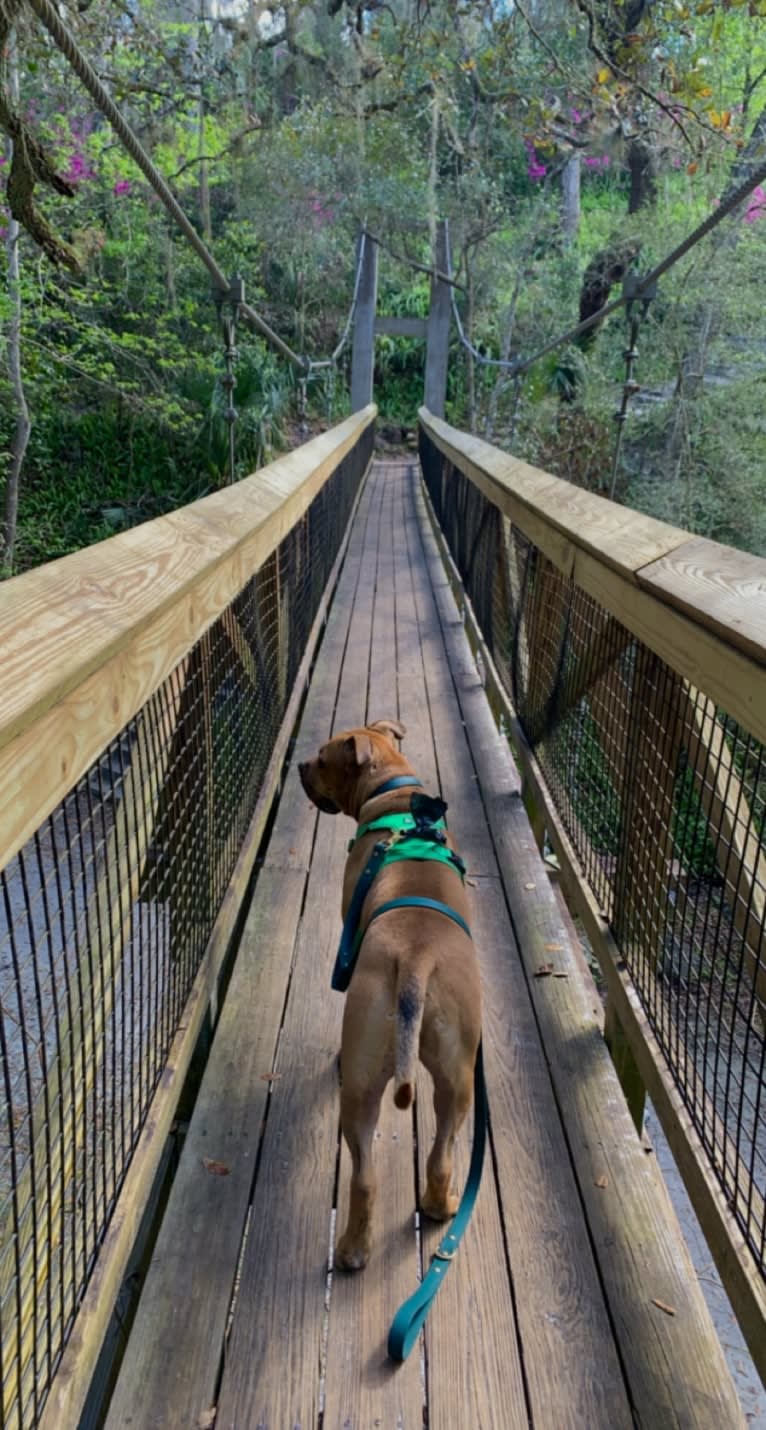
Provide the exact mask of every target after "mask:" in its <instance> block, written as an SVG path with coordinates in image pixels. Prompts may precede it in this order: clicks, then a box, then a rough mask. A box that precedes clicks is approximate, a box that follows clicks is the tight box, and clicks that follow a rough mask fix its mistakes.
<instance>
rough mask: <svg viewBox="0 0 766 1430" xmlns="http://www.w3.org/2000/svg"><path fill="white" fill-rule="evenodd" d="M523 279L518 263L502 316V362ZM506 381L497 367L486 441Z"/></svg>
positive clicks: (507, 352)
mask: <svg viewBox="0 0 766 1430" xmlns="http://www.w3.org/2000/svg"><path fill="white" fill-rule="evenodd" d="M523 281H524V268H523V266H522V265H521V264H520V265H519V269H518V272H517V274H516V282H515V283H514V285H513V293H512V294H511V301H510V303H509V304H508V308H507V310H506V314H505V318H504V332H503V341H502V344H501V347H500V356H501V358H502V360H503V362H507V361H508V359H509V357H510V355H511V343H512V342H513V330H514V328H515V326H516V308H517V306H518V302H519V295H520V293H521V285H522V283H523ZM507 381H508V378H507V377H506V375H505V373H504V370H503V368H498V370H497V376H496V378H495V385H494V387H493V388H492V392H491V394H490V399H489V408H488V411H487V421H486V424H485V427H484V436H485V437H486V439H487V441H488V442H491V441H492V438H493V437H494V435H495V423H496V421H497V404H498V401H499V399H500V393H501V392H502V390H503V387H504V385H505V384H506V382H507Z"/></svg>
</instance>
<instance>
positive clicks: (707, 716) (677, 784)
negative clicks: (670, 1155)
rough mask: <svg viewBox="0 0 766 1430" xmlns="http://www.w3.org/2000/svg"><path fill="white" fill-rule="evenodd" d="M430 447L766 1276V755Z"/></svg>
mask: <svg viewBox="0 0 766 1430" xmlns="http://www.w3.org/2000/svg"><path fill="white" fill-rule="evenodd" d="M421 458H422V465H423V471H424V475H425V479H426V485H427V487H428V491H429V493H430V496H431V500H432V502H433V505H434V509H435V512H436V515H437V517H438V519H439V522H440V523H441V526H442V529H443V531H444V534H445V537H446V539H447V543H448V545H449V549H450V551H451V553H452V556H453V559H454V561H455V564H456V566H457V567H458V569H459V571H460V574H461V577H462V579H463V582H464V585H465V587H466V590H467V593H468V595H469V597H470V599H471V602H472V604H473V606H474V609H475V611H476V616H477V619H478V621H479V623H480V625H481V627H482V630H483V633H484V636H485V639H486V641H487V645H488V648H489V650H490V652H491V654H492V656H493V659H494V661H495V663H496V665H497V668H498V671H499V674H500V677H501V679H502V681H503V683H504V684H505V686H506V689H507V691H508V694H509V695H510V697H511V699H512V701H513V704H514V707H515V710H516V713H517V715H518V717H519V721H520V723H521V726H522V728H523V730H524V733H525V736H526V738H527V740H528V741H529V743H530V745H532V746H533V747H534V750H535V754H536V756H537V759H538V761H539V764H540V767H541V769H542V772H543V774H544V777H545V780H546V783H547V786H548V789H549V792H550V794H551V796H552V799H553V802H554V804H555V807H556V810H557V812H558V814H559V817H560V819H561V821H562V824H563V825H564V827H565V829H566V831H567V833H568V835H569V837H570V839H571V841H572V843H573V845H574V847H575V850H576V851H577V855H578V857H579V860H580V863H581V866H582V870H583V873H584V876H585V878H586V880H587V882H588V884H589V885H590V887H591V889H592V891H593V893H594V894H595V896H596V898H597V900H598V903H599V905H600V906H601V909H602V910H603V913H604V915H605V917H606V918H607V919H608V921H609V924H610V926H611V928H612V931H613V933H614V935H615V939H616V941H617V944H618V946H619V949H620V952H621V954H622V956H623V958H624V960H625V964H626V966H627V968H628V971H629V973H630V976H631V978H632V980H633V983H634V985H635V987H636V990H637V992H638V994H639V997H640V1000H641V1003H642V1005H643V1008H644V1010H645V1012H646V1014H647V1016H648V1018H649V1021H650V1023H651V1026H652V1028H653V1030H654V1033H655V1034H656V1037H657V1039H658V1042H659V1044H660V1046H661V1048H662V1051H663V1053H664V1055H665V1058H666V1060H667V1065H668V1068H669V1070H670V1073H671V1075H672V1077H673V1080H674V1082H675V1084H676V1087H677V1088H678V1090H679V1092H680V1094H681V1096H682V1098H683V1100H684V1103H685V1104H686V1107H687V1108H688V1110H689V1113H690V1114H691V1118H692V1121H693V1123H694V1126H695V1128H696V1130H697V1132H698V1133H699V1135H700V1137H701V1139H702V1142H703V1144H704V1146H705V1149H706V1151H707V1154H708V1157H709V1160H710V1166H711V1168H712V1170H713V1172H714V1173H715V1176H716V1177H717V1178H718V1180H719V1182H720V1184H721V1186H722V1188H723V1190H724V1192H725V1194H726V1198H727V1201H728V1203H729V1205H730V1207H731V1209H732V1211H733V1212H734V1214H735V1216H736V1218H737V1221H738V1223H739V1225H740V1227H741V1229H742V1231H743V1233H744V1235H745V1238H746V1240H747V1243H748V1245H749V1247H750V1249H751V1251H752V1252H753V1254H754V1255H755V1257H756V1260H757V1261H758V1264H759V1265H760V1267H761V1269H762V1271H763V1270H764V1269H765V1261H766V1258H765V1256H764V1250H765V1247H764V1240H765V1238H766V1215H765V1213H764V1200H765V1199H766V1091H765V1090H764V1074H765V1072H766V1067H765V1062H766V752H764V750H763V748H762V747H761V746H760V745H759V744H758V743H757V742H756V741H755V740H753V739H752V738H751V737H750V736H749V735H748V733H747V732H746V731H745V730H743V729H741V728H740V727H738V726H737V725H736V724H735V722H734V721H733V720H731V719H730V718H729V717H728V716H727V715H726V713H725V712H724V711H722V710H721V709H719V708H717V707H716V705H715V704H714V702H713V701H712V700H710V699H709V698H708V697H707V696H706V695H705V694H704V692H702V691H699V690H696V689H694V688H693V687H692V686H690V685H689V683H688V682H687V681H685V680H683V679H682V678H681V677H680V676H678V675H677V674H676V673H675V672H674V671H673V670H672V669H671V668H670V667H669V666H667V665H666V664H665V663H664V662H663V661H662V660H660V659H659V658H658V657H657V656H655V655H654V654H653V653H652V652H651V651H650V650H648V649H647V647H646V646H644V645H643V644H642V643H641V642H640V641H639V640H637V639H636V638H635V637H633V636H632V635H631V634H630V633H629V632H628V631H627V630H626V629H625V628H624V627H623V626H621V625H620V623H619V622H618V621H616V620H615V619H614V617H612V616H611V615H610V614H609V612H608V611H606V610H604V609H603V608H602V607H601V606H599V605H598V604H597V603H596V602H595V601H594V600H592V599H591V597H590V596H588V595H587V594H586V593H585V592H584V591H583V590H581V589H580V588H578V587H577V586H576V585H575V584H574V582H573V581H571V580H570V579H568V578H567V577H565V576H563V575H562V573H561V572H560V571H558V570H557V568H555V567H554V566H553V565H552V563H551V562H550V561H549V560H547V558H546V557H545V556H544V555H543V554H542V552H541V551H540V550H539V549H538V548H537V547H535V546H534V545H533V544H532V543H531V542H530V541H529V540H528V539H527V538H526V537H525V536H524V535H523V533H522V532H520V531H519V530H518V529H516V528H515V527H513V526H512V525H511V523H510V522H509V521H508V520H507V518H504V517H502V516H501V514H500V513H499V512H498V511H497V510H496V509H494V508H492V510H493V511H494V516H489V515H487V511H488V509H490V508H491V503H490V502H489V501H488V500H487V499H486V498H485V497H484V496H483V495H482V493H481V492H479V490H478V488H476V487H474V485H473V483H471V482H470V481H469V480H468V479H467V478H466V477H465V476H464V475H463V474H462V473H461V472H459V471H457V470H454V469H453V468H452V466H451V464H450V463H449V462H448V461H447V460H446V459H445V458H444V457H443V455H442V454H441V453H440V451H439V450H438V448H437V447H436V446H435V444H433V443H432V442H431V441H430V439H429V438H428V436H427V435H426V434H425V433H423V432H421ZM469 489H470V492H471V493H472V495H469V494H468V491H469Z"/></svg>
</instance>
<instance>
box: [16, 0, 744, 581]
mask: <svg viewBox="0 0 766 1430" xmlns="http://www.w3.org/2000/svg"><path fill="white" fill-rule="evenodd" d="M58 10H59V13H60V14H61V15H62V17H63V18H64V19H65V21H66V23H67V24H68V25H69V26H70V28H71V30H72V32H73V34H74V35H75V37H76V39H77V42H78V44H79V46H80V47H81V49H82V50H83V52H84V53H85V54H86V55H87V56H88V58H89V59H90V60H91V62H92V63H93V65H94V67H95V68H96V70H97V72H98V74H99V76H100V77H101V79H102V80H103V82H104V83H105V85H106V86H107V88H108V90H109V93H110V95H111V96H112V98H113V99H114V101H115V102H116V103H117V104H118V106H119V107H120V108H121V110H122V111H123V113H124V114H125V116H126V118H127V119H128V120H129V122H130V123H131V125H132V126H133V128H134V129H135V131H136V132H137V134H138V135H139V137H140V138H141V141H142V143H143V144H144V146H145V147H146V148H147V150H148V151H149V152H150V153H151V154H152V156H153V158H154V160H155V162H156V163H157V164H158V166H159V168H160V169H161V170H162V172H163V173H164V174H165V176H166V177H167V179H168V180H169V182H170V183H171V186H172V188H173V190H174V192H175V193H176V194H177V196H178V197H179V199H180V201H181V202H182V204H183V206H184V208H185V209H186V212H187V213H188V214H189V216H190V218H191V220H192V222H193V224H194V226H195V227H196V228H197V230H198V232H199V233H200V234H201V235H203V236H204V238H205V239H206V241H207V242H208V243H209V244H210V246H211V247H212V249H213V251H214V253H215V255H216V258H217V260H218V262H219V264H220V266H221V267H222V268H223V269H224V270H225V271H226V272H227V273H234V272H235V271H236V272H239V273H241V274H242V275H243V277H244V280H245V284H246V295H247V298H248V300H249V301H250V302H251V303H253V304H254V305H255V306H256V307H257V308H258V309H259V311H260V312H261V313H262V314H263V316H264V317H265V318H266V319H267V321H268V322H269V323H270V324H271V325H272V326H273V327H274V328H275V329H276V331H277V332H278V333H279V334H280V335H281V336H282V337H283V338H285V339H286V340H287V341H288V342H289V343H290V344H291V346H292V347H293V348H294V349H295V350H296V351H298V352H300V353H307V354H309V355H313V356H316V357H325V356H327V354H328V353H329V352H330V351H331V350H332V348H333V347H334V346H335V344H336V342H337V340H338V337H339V335H340V333H341V332H342V330H343V327H344V323H345V320H346V316H347V313H348V309H349V305H350V301H351V295H352V288H353V277H354V264H355V247H356V242H357V235H358V232H359V227H360V224H361V223H362V222H366V224H367V225H368V228H369V229H370V230H371V231H372V232H373V233H375V234H376V236H378V237H379V239H380V241H381V251H380V260H381V261H380V287H379V311H380V312H381V313H387V314H392V315H413V316H424V315H426V314H427V311H428V304H429V277H428V274H427V272H423V271H420V270H419V269H417V268H413V267H412V266H411V264H410V262H409V261H405V260H414V261H415V262H416V263H419V264H421V265H423V266H424V267H425V268H426V269H427V268H428V267H429V265H430V264H431V262H432V258H431V255H432V252H433V243H434V235H435V230H436V224H437V221H438V220H439V219H440V218H447V219H448V221H449V232H450V240H451V248H452V263H453V269H454V273H455V277H456V279H457V281H458V282H459V284H460V285H461V286H460V287H459V288H458V289H456V290H455V292H456V299H457V303H458V306H459V309H460V311H461V314H462V321H463V325H464V329H465V332H466V335H467V336H468V337H469V339H470V341H471V343H472V344H473V345H474V346H475V348H476V349H477V350H478V352H480V353H481V354H483V355H485V356H487V357H495V358H497V357H502V358H505V359H508V358H511V359H512V358H514V357H515V356H519V355H521V356H523V355H524V354H527V353H529V352H531V351H534V350H535V349H536V348H537V347H539V346H541V345H542V344H543V343H544V342H545V341H546V340H547V339H548V338H549V337H551V336H553V335H555V334H557V333H558V332H560V331H564V330H566V328H567V327H569V326H570V325H571V324H572V323H575V322H576V321H577V319H578V316H581V315H583V314H585V313H589V312H592V311H595V309H596V308H598V307H599V306H601V304H602V303H603V302H604V301H605V299H606V298H607V296H609V295H611V296H614V295H615V294H616V293H617V292H619V285H620V284H621V282H622V280H623V278H624V275H625V273H626V272H630V271H636V272H641V271H646V270H647V269H648V268H649V267H651V266H652V264H653V263H655V262H657V261H658V260H659V259H660V258H662V257H664V255H665V253H666V252H667V251H668V250H669V249H670V248H671V247H672V246H673V245H674V244H675V243H676V242H677V241H678V240H680V239H681V238H682V237H683V236H684V235H685V234H686V233H687V232H688V231H689V229H691V228H692V227H693V226H694V224H695V223H696V222H697V221H698V220H699V219H701V218H702V217H703V216H704V215H705V214H706V213H707V212H708V211H709V210H710V209H711V208H712V207H713V206H714V205H715V204H716V203H719V202H721V201H722V200H723V199H725V197H726V195H727V193H728V192H729V191H730V190H731V188H732V186H733V185H734V184H736V183H737V182H738V181H740V180H741V179H742V177H743V176H745V175H746V174H748V173H749V172H753V171H754V168H755V166H757V165H758V164H760V163H762V162H763V160H764V157H766V0H715V3H714V0H689V3H686V2H685V0H524V4H522V3H520V0H515V3H512V0H466V3H461V0H365V3H358V4H357V3H354V4H351V3H348V0H289V3H287V4H285V5H283V6H266V5H264V4H261V3H257V0H178V3H170V0H76V3H72V4H60V5H59V6H58ZM0 42H2V77H1V79H2V83H1V85H0V128H1V129H2V131H3V132H4V134H5V148H4V152H3V153H2V154H1V155H0V170H2V173H3V174H4V175H5V176H6V183H5V186H4V187H5V190H6V191H5V194H4V196H3V200H2V202H3V207H2V212H0V226H1V231H0V236H1V237H2V239H3V241H4V251H5V260H6V262H5V272H4V275H3V280H2V285H1V287H2V291H1V292H0V323H1V324H2V342H3V350H4V357H5V361H4V364H3V370H2V374H1V375H0V572H2V574H4V575H8V574H11V573H12V572H18V571H20V570H23V569H25V568H27V567H29V566H32V565H35V564H37V563H39V562H41V561H44V560H48V559H50V558H52V557H55V556H58V555H60V554H62V553H64V552H67V551H70V550H72V549H75V548H77V547H79V546H82V545H86V544H88V543H90V542H93V541H96V540H99V539H101V538H103V537H105V536H108V535H111V534H113V532H114V531H116V530H119V529H121V528H123V527H125V526H130V525H134V524H136V523H138V522H140V521H142V520H145V519H147V518H149V517H152V516H155V515H157V514H159V513H161V512H163V511H166V510H169V509H171V508H173V507H176V506H178V505H180V504H182V503H184V502H187V501H191V500H193V499H194V498H196V497H197V496H200V495H202V494H204V493H205V492H207V491H210V490H212V489H214V488H216V487H218V486H219V485H222V484H223V483H224V482H225V481H226V480H227V460H228V432H227V425H226V421H225V407H226V396H225V389H224V387H223V386H222V378H223V376H224V374H225V368H224V358H223V342H222V337H221V330H220V324H219V320H218V314H217V312H216V307H215V304H214V302H213V298H212V293H211V288H210V279H209V276H208V274H207V273H206V271H205V270H204V268H203V267H202V265H201V264H200V262H199V259H198V258H197V257H196V256H195V254H194V253H193V252H192V251H191V250H190V248H189V247H188V245H187V243H186V241H185V239H184V238H183V236H182V235H181V234H180V233H179V232H178V231H177V230H176V229H175V228H174V226H173V223H172V221H171V220H170V219H169V217H168V215H167V213H166V212H165V210H164V209H163V208H162V206H161V205H160V203H159V202H158V200H157V198H156V197H155V195H154V194H153V193H152V191H151V189H150V188H149V186H148V184H147V183H146V182H145V180H144V179H143V178H142V176H141V175H140V173H139V171H138V170H137V168H136V166H135V164H134V163H133V161H132V160H131V159H130V158H129V157H128V155H127V154H126V153H125V151H124V150H123V148H122V147H121V145H120V143H119V142H118V140H117V139H116V137H115V135H114V133H113V132H112V130H111V129H110V127H109V125H108V123H107V122H106V120H104V118H103V117H102V116H101V115H100V114H99V113H98V112H97V111H96V110H95V109H94V107H93V104H92V102H91V101H90V100H89V99H88V97H87V95H86V94H85V93H84V91H83V90H82V88H81V86H80V84H79V81H78V80H77V79H76V77H75V76H74V74H73V73H72V71H71V70H70V68H69V67H68V65H67V63H66V61H65V60H64V59H63V57H62V56H61V55H60V54H59V53H58V51H57V50H56V49H55V48H54V46H53V45H52V42H51V41H50V39H49V38H48V36H47V35H46V33H45V31H44V30H43V28H42V26H41V25H40V23H39V22H38V20H37V19H36V17H35V15H34V13H33V11H32V10H31V8H30V7H29V6H27V5H26V4H25V3H24V0H1V2H0ZM11 210H13V212H12V211H11ZM764 273H766V192H765V191H764V188H763V187H762V186H759V187H758V188H756V189H755V190H754V192H753V193H752V195H751V197H750V198H749V200H748V201H747V202H746V203H745V204H743V205H742V206H741V207H740V208H739V210H738V211H737V212H735V213H734V214H733V216H732V217H731V218H729V219H727V220H725V222H724V223H723V224H722V225H721V226H720V227H719V228H718V229H717V230H716V231H715V232H714V234H712V235H711V236H710V237H709V238H708V239H706V240H705V241H704V242H703V243H702V244H700V245H699V246H698V247H696V248H695V249H694V250H693V251H692V252H691V253H690V254H689V255H688V256H687V257H686V258H684V259H683V260H682V261H681V262H680V263H679V264H678V265H676V267H674V268H673V269H672V271H671V272H670V273H669V274H668V275H666V277H664V278H663V279H662V280H661V282H660V285H659V289H658V292H657V295H656V297H655V298H654V299H653V301H652V303H651V304H650V306H649V309H648V313H647V315H646V317H645V318H644V320H643V322H642V326H641V331H640V337H639V342H638V358H637V359H636V362H635V372H634V377H635V378H636V379H637V381H638V383H639V386H640V390H639V391H638V392H636V393H634V394H633V396H632V400H631V403H630V406H629V409H628V418H627V421H626V423H625V424H624V431H623V441H622V448H621V451H620V454H619V461H618V464H617V468H616V497H617V499H618V500H620V501H623V502H626V503H628V504H630V505H631V506H634V507H637V508H638V509H640V510H642V511H646V512H650V513H652V514H654V515H656V516H659V517H662V518H664V519H666V520H669V521H672V522H675V523H677V524H679V525H682V526H685V527H687V528H689V529H691V530H692V531H695V532H700V533H703V534H704V535H707V536H710V537H713V538H715V539H717V540H719V541H725V542H730V543H732V544H733V545H736V546H740V547H742V548H744V549H747V550H750V551H755V552H759V553H761V554H766V500H765V499H764V498H765V497H766V411H765V409H764V401H763V397H764V383H765V382H766V322H765V321H764V304H763V290H764V277H763V275H764ZM627 331H628V330H627V327H626V323H625V317H624V314H617V315H615V316H614V317H612V318H611V319H609V320H608V321H607V322H605V323H604V324H603V325H602V326H600V327H599V328H598V329H595V330H592V331H591V333H590V334H589V335H587V337H584V338H583V339H581V340H580V342H579V344H575V345H573V346H571V347H569V348H566V349H563V350H562V349H559V350H558V351H557V352H555V353H553V354H550V355H548V356H547V357H546V358H544V359H542V360H540V361H539V362H538V363H536V364H535V365H534V366H533V367H532V368H531V369H530V370H529V372H528V373H527V374H526V375H525V376H524V379H523V381H521V382H516V383H515V382H514V381H513V380H512V378H511V377H509V374H508V372H507V371H505V370H503V369H497V368H492V367H489V366H486V365H484V364H481V363H479V362H477V361H476V360H475V359H474V357H473V356H472V355H471V353H470V352H469V351H468V350H467V349H466V347H465V346H463V345H462V344H461V343H460V341H459V337H458V334H457V331H456V329H455V327H454V325H453V329H452V346H451V360H450V371H449V388H448V399H447V418H448V420H450V421H451V422H454V423H455V424H456V425H458V426H461V427H465V428H467V429H469V430H471V431H475V432H477V433H479V434H480V435H482V436H485V437H487V438H488V439H490V440H492V441H494V442H496V443H498V444H499V445H500V446H504V447H506V448H508V449H509V450H512V451H513V452H514V453H515V454H517V455H520V456H523V457H525V458H527V459H528V460H530V461H532V462H534V463H535V464H537V465H538V466H540V467H543V468H545V469H547V470H549V471H553V472H556V473H557V474H559V475H561V476H564V477H566V478H568V479H569V480H571V481H573V482H576V483H578V484H580V485H583V486H587V487H588V488H590V489H591V490H594V491H600V492H604V493H608V491H609V490H610V486H611V482H612V468H613V454H614V446H615V434H616V423H615V420H614V414H615V411H616V410H617V409H618V408H619V406H620V402H621V400H622V395H623V384H624V381H625V356H624V354H625V350H626V347H627V342H626V338H627ZM423 360H424V352H423V344H422V343H421V342H418V341H417V340H414V339H405V338H398V337H389V336H383V337H378V339H377V340H376V354H375V398H376V401H377V402H378V404H379V407H380V410H381V423H382V424H383V427H384V430H385V431H386V433H387V435H388V436H389V437H390V438H392V439H394V440H395V439H396V438H398V437H399V436H400V435H401V436H403V437H406V436H407V434H408V433H411V431H412V429H413V427H414V424H415V421H416V414H417V408H418V406H419V404H420V402H421V401H422V391H423ZM236 375H237V388H236V397H235V402H236V407H237V410H238V414H239V419H238V422H237V426H236V436H237V467H238V474H239V475H245V474H246V473H247V472H250V471H252V470H254V469H255V468H256V467H257V466H258V465H259V464H261V463H262V462H264V461H265V460H268V458H269V457H270V456H271V455H272V454H273V453H274V452H275V451H278V450H279V449H280V448H281V447H283V446H285V445H288V444H292V443H294V442H296V441H298V440H302V439H303V438H304V437H305V436H306V435H307V432H308V433H310V432H312V431H316V430H320V429H321V428H322V427H324V426H327V425H328V424H330V423H332V422H335V421H337V420H339V419H340V418H341V417H342V416H343V415H344V414H345V413H346V412H347V411H348V410H349V398H348V350H347V351H346V353H345V354H344V356H343V357H342V358H341V360H340V362H339V364H338V366H337V370H335V369H330V370H329V371H327V372H323V373H322V374H321V375H317V377H316V379H315V380H313V381H312V382H311V383H310V384H309V387H308V393H307V403H308V406H307V413H306V421H305V423H302V422H301V421H299V397H300V394H299V389H298V383H297V380H296V375H295V372H294V370H293V369H291V368H290V367H289V365H288V364H286V363H285V362H284V360H283V359H282V358H280V357H278V356H277V355H276V354H275V353H274V352H273V351H272V350H270V349H269V348H268V346H267V345H266V343H265V342H264V341H262V340H261V339H260V338H258V337H256V336H254V335H253V334H252V333H250V332H248V331H247V330H246V329H244V328H240V330H239V333H238V359H237V366H236Z"/></svg>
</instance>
